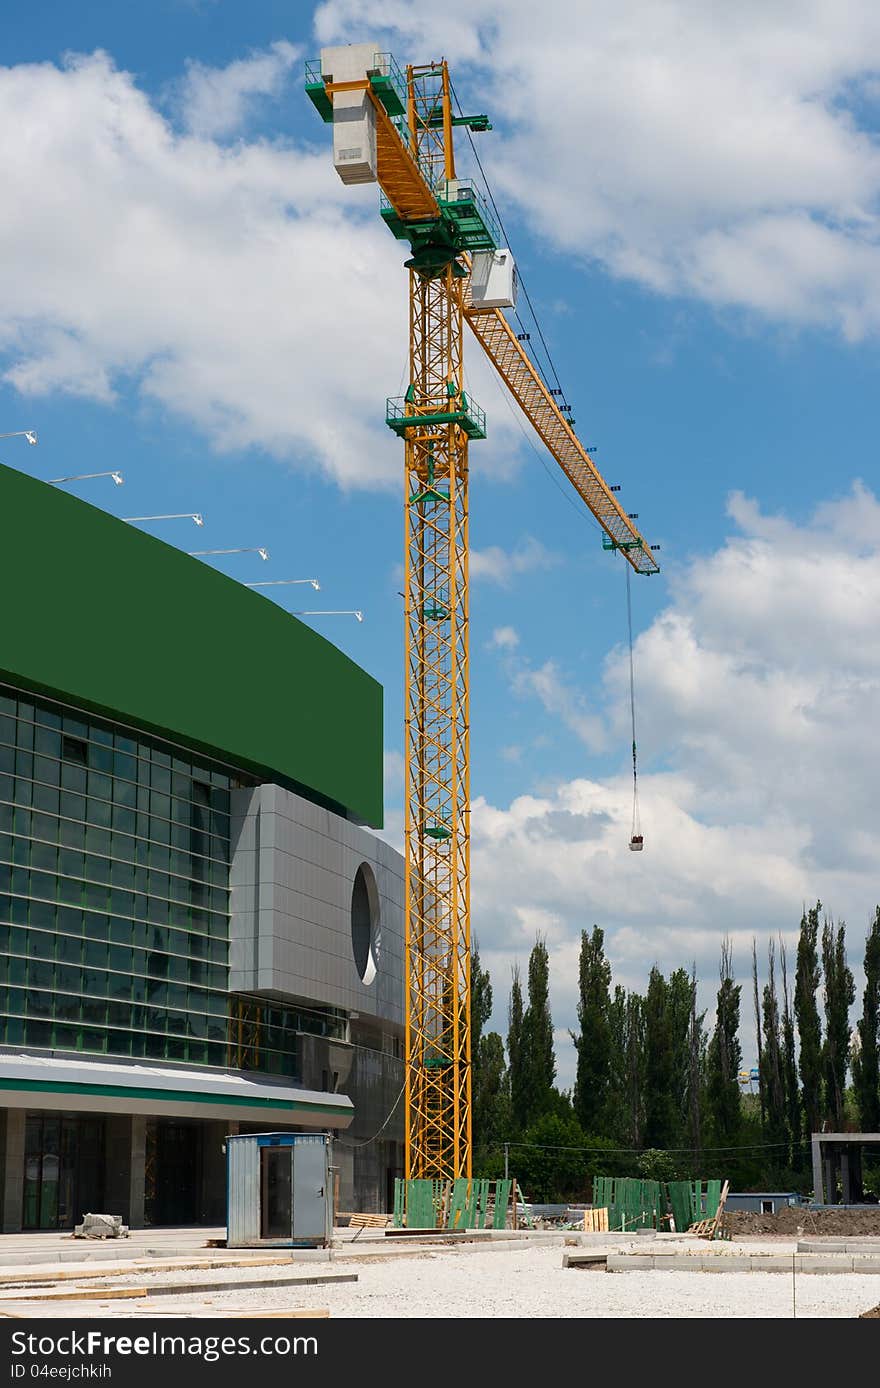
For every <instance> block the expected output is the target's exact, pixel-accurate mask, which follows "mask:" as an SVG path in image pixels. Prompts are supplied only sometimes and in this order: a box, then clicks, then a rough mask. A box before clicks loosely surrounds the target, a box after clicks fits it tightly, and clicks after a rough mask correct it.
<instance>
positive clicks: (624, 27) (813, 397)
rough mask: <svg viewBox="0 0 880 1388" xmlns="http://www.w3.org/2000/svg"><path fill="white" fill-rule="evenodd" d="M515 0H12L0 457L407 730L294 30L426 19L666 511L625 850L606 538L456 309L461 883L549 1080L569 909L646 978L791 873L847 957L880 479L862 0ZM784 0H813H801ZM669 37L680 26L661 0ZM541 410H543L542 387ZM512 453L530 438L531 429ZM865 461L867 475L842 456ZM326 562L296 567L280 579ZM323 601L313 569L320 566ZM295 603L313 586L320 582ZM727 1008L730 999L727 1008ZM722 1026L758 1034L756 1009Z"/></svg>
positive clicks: (596, 394)
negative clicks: (460, 348) (25, 435)
mask: <svg viewBox="0 0 880 1388" xmlns="http://www.w3.org/2000/svg"><path fill="white" fill-rule="evenodd" d="M845 8H846V22H845V23H841V22H840V7H839V6H835V5H831V4H830V3H824V0H815V3H814V4H813V5H812V6H811V7H810V12H809V16H808V17H806V18H805V17H804V14H803V11H802V10H800V7H795V6H791V7H789V6H783V7H781V8H780V9H778V10H774V14H773V15H772V16H768V15H766V14H765V13H764V11H763V8H762V7H757V8H752V7H748V6H747V7H746V8H745V9H742V7H740V8H739V9H737V11H736V12H735V13H732V12H730V10H729V7H728V6H724V5H721V4H720V3H719V4H717V5H716V4H714V3H711V4H709V5H703V6H701V7H700V9H699V11H698V12H696V11H695V10H694V7H693V5H692V4H690V3H688V0H672V3H671V4H670V5H668V6H664V7H662V11H661V9H660V7H651V6H650V5H648V4H647V0H625V3H623V4H622V5H621V4H620V3H618V4H616V5H612V4H610V3H608V4H606V3H604V2H603V0H592V3H591V4H589V5H587V6H580V7H572V6H571V5H570V4H564V3H562V0H549V3H547V4H546V5H545V6H544V7H543V10H542V14H543V18H544V22H543V24H542V30H541V33H540V34H538V35H536V34H535V32H534V21H533V17H532V16H533V8H532V7H531V6H530V5H527V4H526V3H525V0H522V3H520V0H512V3H508V4H506V5H504V6H501V5H499V4H498V3H497V0H496V3H490V0H473V2H472V3H470V4H464V3H463V0H449V3H447V4H446V5H444V6H443V7H428V6H425V5H420V4H414V3H408V2H407V0H397V3H395V4H388V5H386V6H385V7H384V13H385V14H386V16H387V20H388V22H389V23H393V26H394V27H393V28H392V29H390V30H380V29H377V28H376V27H375V25H374V24H373V22H372V18H371V14H372V11H373V9H374V7H372V6H368V5H366V4H362V3H360V0H329V3H327V4H323V5H320V6H311V5H308V4H291V3H287V4H282V3H276V2H272V0H252V3H250V4H249V5H247V6H244V5H241V4H238V3H232V0H191V3H190V2H187V0H157V3H155V4H153V5H151V6H149V7H145V6H138V5H131V4H124V5H120V4H118V3H113V4H110V3H106V4H101V3H83V4H79V5H76V6H71V5H68V4H66V3H49V0H30V3H28V4H27V5H25V4H12V5H10V6H8V7H7V9H6V12H5V15H4V44H3V51H2V55H0V59H2V63H3V65H4V66H3V69H2V71H0V129H2V135H0V151H2V156H0V157H2V160H3V166H4V170H5V175H4V205H3V212H2V214H0V238H2V239H0V249H2V256H0V260H2V267H3V268H2V269H0V276H2V279H3V286H2V293H0V305H3V307H2V308H0V405H2V410H0V430H12V429H18V428H24V427H32V428H36V429H37V430H38V431H39V435H40V444H39V447H38V448H37V449H29V448H27V447H26V446H25V445H24V444H23V442H22V441H21V440H10V441H7V442H6V443H4V445H3V449H2V452H0V458H2V460H3V461H5V462H8V463H9V464H11V465H13V466H18V467H22V468H26V469H28V470H30V471H32V472H33V473H34V474H35V475H37V476H40V477H45V478H49V477H55V476H59V475H63V474H68V473H76V472H87V471H88V472H91V471H98V470H102V469H105V468H110V467H114V468H120V469H121V470H122V471H123V472H124V474H125V486H124V487H122V488H114V487H113V486H112V484H110V483H109V481H106V480H101V481H95V482H92V483H87V484H82V486H81V487H80V488H79V489H78V490H79V492H80V494H82V495H83V496H84V497H86V498H87V499H89V500H91V501H93V502H95V504H98V505H102V506H105V507H106V508H107V509H108V510H110V511H112V512H114V513H115V514H118V515H137V514H143V513H155V512H163V513H164V512H176V511H189V510H198V511H201V512H202V513H203V514H204V516H205V527H204V529H202V530H198V529H196V528H195V527H194V526H192V525H190V524H189V523H188V522H184V521H175V522H168V523H167V524H165V525H164V526H157V527H155V533H157V534H161V535H162V537H163V538H166V539H167V540H168V541H169V542H171V543H175V544H178V545H179V546H180V547H181V548H184V549H190V548H192V549H201V548H209V547H217V548H225V547H231V546H237V545H257V544H260V545H266V546H267V547H268V548H269V550H270V552H271V561H270V563H268V564H262V563H261V562H260V561H259V559H258V558H257V556H255V555H241V556H236V557H230V558H229V559H228V560H225V561H224V560H218V561H217V562H218V563H219V564H223V566H224V568H225V569H226V571H227V572H229V573H231V574H234V575H235V576H237V577H240V578H241V579H242V580H243V581H246V580H249V579H252V580H260V579H268V578H295V577H310V576H312V575H315V576H317V577H318V578H319V579H320V581H321V584H322V592H321V593H320V594H312V593H311V590H306V589H297V588H292V589H290V590H288V592H287V594H286V595H284V590H279V592H281V593H282V594H283V596H282V598H281V599H280V600H281V601H282V602H284V604H285V605H287V606H289V607H291V608H296V607H299V606H300V605H301V606H303V607H307V606H316V607H317V606H320V607H329V608H361V609H363V611H364V613H365V621H364V623H363V625H358V624H357V623H356V622H355V621H354V620H353V619H350V618H345V617H339V618H328V619H326V621H325V622H324V624H323V625H321V627H320V629H321V630H322V631H324V632H325V633H326V634H327V635H328V636H330V637H331V638H332V639H333V640H334V641H336V642H337V643H338V644H339V645H340V646H341V647H342V649H344V650H345V651H346V652H347V653H348V654H350V655H351V656H352V657H353V658H354V659H355V660H357V661H358V662H359V663H361V664H362V665H364V666H365V667H366V668H367V669H368V670H369V671H370V672H371V673H372V674H373V675H375V676H376V677H377V678H378V679H379V680H380V681H381V682H382V683H383V685H384V687H385V691H386V733H385V745H386V749H387V758H388V773H389V774H388V783H387V808H388V825H387V832H388V835H389V837H390V838H392V839H395V836H396V835H397V834H398V833H399V825H400V807H401V783H400V757H401V752H402V664H403V662H402V636H403V631H402V612H401V608H402V602H401V598H400V596H399V591H398V590H399V589H400V587H401V561H402V515H401V494H402V475H401V447H400V445H399V443H398V441H397V440H396V439H394V437H393V436H391V435H390V434H388V433H387V431H385V429H384V426H383V423H382V420H383V411H384V397H385V395H386V394H396V393H398V391H399V388H400V383H401V378H402V370H403V366H404V361H405V355H406V341H405V320H404V301H405V292H406V276H405V273H404V271H403V269H402V261H403V259H404V251H403V250H402V249H401V247H399V246H398V245H397V244H396V243H395V242H394V241H393V239H392V238H391V237H390V236H389V235H388V233H387V232H386V230H385V229H384V227H383V226H382V224H381V223H380V221H379V219H378V216H377V215H376V211H375V208H376V196H375V190H374V189H372V188H367V189H344V188H343V187H342V185H341V184H339V182H338V180H337V179H336V175H335V174H334V172H333V169H332V166H331V161H330V155H329V144H328V132H327V130H326V128H325V127H323V126H322V125H321V123H320V121H319V120H318V118H317V116H316V114H315V112H314V110H313V109H312V107H311V105H310V103H309V102H308V101H307V100H306V98H305V96H304V94H303V91H302V84H301V74H302V59H303V58H304V57H306V56H311V55H313V54H316V53H317V51H318V50H319V48H320V46H321V43H322V41H324V42H329V41H333V40H334V39H342V40H345V39H347V38H350V39H352V40H354V41H360V40H362V39H363V38H370V37H373V36H374V35H375V37H376V39H377V41H378V42H379V44H380V46H381V47H383V48H384V47H388V48H390V49H391V50H392V51H393V52H394V53H395V55H396V56H397V57H398V58H399V59H400V60H401V61H407V60H409V61H424V60H425V59H431V58H435V57H437V56H439V55H440V54H441V53H444V54H445V55H446V56H447V57H448V58H449V60H450V63H451V64H452V66H453V80H454V82H455V85H456V88H457V90H458V92H459V95H460V96H461V99H462V101H463V103H464V104H465V105H466V107H468V108H469V109H473V110H475V111H476V110H479V111H484V110H485V111H487V112H488V113H489V115H490V119H492V121H493V123H494V127H495V128H494V131H493V132H492V133H491V134H485V135H482V136H478V137H476V138H477V139H479V142H480V143H479V146H478V148H479V151H480V157H481V159H482V161H483V164H484V167H485V169H486V172H487V174H488V177H489V180H490V182H491V184H492V187H493V190H494V192H495V195H496V198H497V199H498V201H499V204H500V206H501V209H502V212H503V215H504V220H505V224H506V226H507V229H508V232H509V234H510V238H511V243H512V248H513V251H514V254H515V256H516V257H517V262H518V265H519V267H520V269H521V271H522V273H523V276H524V279H525V283H526V286H527V288H528V291H529V294H530V296H531V299H532V302H533V304H534V306H535V308H536V310H537V314H538V318H539V320H540V322H541V325H542V328H543V331H544V334H545V336H546V337H547V340H548V342H549V345H550V349H551V352H552V355H553V358H554V361H555V363H556V366H557V369H558V371H559V374H560V377H561V380H562V382H563V384H564V386H565V389H566V392H567V398H568V400H569V401H570V402H571V404H572V406H573V413H574V416H575V417H576V419H577V425H578V430H579V433H580V434H581V437H582V438H583V439H584V440H585V442H587V443H588V444H597V445H598V453H597V455H596V457H597V461H598V462H599V464H600V466H601V467H602V469H603V472H604V473H605V475H606V477H607V478H608V480H609V481H612V482H619V483H621V484H622V487H623V491H622V493H621V496H622V499H623V501H624V502H625V504H626V509H628V510H633V511H636V512H638V514H639V517H640V525H641V526H642V528H643V530H644V531H645V533H646V534H647V536H648V538H649V539H650V540H652V541H654V542H656V543H659V544H660V545H661V546H662V549H661V551H660V555H659V558H660V561H661V564H662V569H663V571H662V573H661V575H660V576H659V577H654V578H651V579H638V580H635V581H634V590H633V591H634V617H635V623H636V628H637V632H638V633H639V641H638V644H637V671H636V681H637V700H638V707H639V742H640V753H641V758H642V761H641V768H642V772H643V780H644V790H643V802H642V812H643V823H644V830H645V835H646V844H647V848H646V852H645V853H644V854H643V855H641V857H640V858H639V857H636V855H631V854H629V853H628V851H627V838H628V828H629V826H628V813H629V808H628V796H629V785H628V780H627V773H628V753H629V745H628V744H629V737H628V733H627V727H626V723H627V717H628V710H627V707H626V698H625V680H624V668H623V664H622V657H623V648H622V644H621V643H622V640H623V637H624V635H625V605H624V575H623V568H622V564H621V562H620V560H619V558H617V557H614V556H610V555H608V554H606V553H604V552H603V551H602V549H601V544H600V540H599V534H598V531H597V530H596V528H595V526H594V525H593V523H592V522H591V521H590V518H589V517H588V516H587V515H586V513H585V512H583V511H581V510H579V508H578V507H577V506H576V505H573V504H572V499H573V498H572V496H569V495H567V494H566V488H567V484H566V483H565V480H564V478H562V476H561V474H558V475H556V474H555V470H554V469H555V465H554V464H553V463H552V460H550V459H549V458H547V457H546V455H542V456H543V465H542V461H541V457H540V456H539V454H540V447H539V446H538V445H535V447H532V446H530V445H529V443H528V442H527V439H526V437H525V436H524V434H523V432H522V430H521V428H520V426H519V424H518V423H517V421H516V419H515V418H514V416H513V415H512V413H511V410H510V409H509V408H508V405H507V403H506V402H505V399H504V396H503V392H502V390H501V388H500V387H499V386H498V385H497V383H495V382H494V381H493V380H492V378H491V376H490V374H489V371H488V370H487V368H486V365H485V363H482V362H480V360H479V349H478V347H477V344H476V343H475V342H472V341H468V342H467V343H466V351H467V353H468V375H469V382H470V384H471V385H472V387H473V392H474V395H475V396H476V398H477V399H478V400H479V401H480V403H481V404H482V405H483V406H484V407H485V409H486V411H487V413H488V417H489V431H490V432H489V438H488V440H487V441H486V443H484V444H476V445H474V446H473V448H472V452H471V460H472V533H471V539H472V545H473V549H474V551H475V564H474V580H473V586H472V638H471V649H472V662H473V719H472V750H473V791H474V797H475V806H474V836H475V843H474V923H475V929H476V932H477V935H478V937H479V940H480V944H481V949H482V951H483V954H484V958H485V959H487V960H488V962H489V963H490V967H491V969H492V974H493V981H494V984H495V990H496V1015H495V1021H496V1024H497V1025H498V1026H499V1027H500V1028H501V1029H502V1030H505V1029H506V1024H505V1018H504V1012H505V1007H506V995H507V990H508V987H509V977H510V965H511V963H512V962H513V961H514V960H515V959H518V960H519V961H520V963H521V964H524V963H525V961H526V958H527V955H528V950H529V948H530V945H531V943H532V941H533V940H534V936H535V932H536V931H537V930H540V931H542V932H544V933H546V935H547V938H548V943H549V945H550V949H551V976H552V980H553V988H554V994H553V998H554V1019H555V1020H556V1022H557V1024H558V1027H559V1031H560V1046H559V1069H560V1079H561V1080H562V1081H563V1082H565V1083H569V1082H570V1080H571V1076H572V1060H571V1053H570V1048H569V1047H568V1046H567V1043H566V1042H565V1039H564V1030H565V1028H566V1027H567V1026H569V1025H573V1023H574V1016H573V1007H574V999H575V993H574V989H575V980H576V956H577V941H578V934H579V931H580V929H581V927H587V928H589V927H590V926H592V924H593V922H594V921H595V922H597V923H599V924H601V925H602V926H603V927H604V928H605V929H606V933H607V937H608V943H609V951H610V954H611V957H612V960H613V962H614V965H615V976H616V978H618V979H619V980H620V981H623V982H624V983H626V984H627V985H629V986H634V987H643V986H644V983H645V981H646V974H647V969H648V968H649V966H650V964H651V963H652V962H654V960H657V961H658V962H659V963H660V965H661V967H663V968H664V969H666V968H671V967H675V966H677V965H679V964H682V963H686V964H689V963H690V962H691V960H692V959H693V960H696V962H697V967H698V971H699V972H700V973H701V976H702V977H703V978H704V979H705V980H706V982H705V987H704V995H705V996H704V1001H705V1002H707V1003H708V1002H710V1000H711V997H712V994H713V991H714V978H715V971H716V966H717V958H718V946H719V941H720V937H721V935H722V934H724V933H725V932H729V933H730V934H731V935H732V938H733V941H734V955H735V962H736V965H737V968H738V972H739V976H740V978H742V979H744V978H745V977H746V973H747V968H748V963H749V958H748V950H749V948H750V941H751V937H752V934H753V933H757V935H758V937H759V947H760V948H761V949H762V950H763V943H762V942H763V941H764V940H765V939H766V936H767V935H768V934H769V933H770V932H773V933H775V932H778V931H783V932H787V934H788V938H789V940H791V939H792V931H794V930H796V926H797V921H798V919H799V916H800V912H801V908H802V904H803V903H804V902H805V901H807V902H810V901H813V900H815V899H816V897H817V896H821V898H822V900H823V901H824V902H825V903H826V904H827V906H828V908H829V909H830V910H831V911H832V912H833V913H834V914H835V916H844V917H845V918H846V919H847V920H848V922H849V923H850V927H851V928H850V935H849V939H850V953H851V957H852V962H853V963H854V964H858V962H860V959H861V953H862V940H863V937H864V933H865V931H866V929H867V924H868V918H869V915H870V914H871V913H872V912H873V908H874V905H875V903H876V899H877V897H878V896H880V884H878V883H877V882H876V881H875V875H874V867H873V862H874V856H875V854H874V850H873V844H872V835H871V828H872V825H871V818H870V816H871V810H872V809H873V800H874V797H873V794H872V790H873V776H872V774H871V766H872V754H873V753H874V752H876V751H877V750H878V748H877V734H876V732H875V730H874V727H873V711H874V709H875V707H876V695H877V689H878V682H880V648H878V641H877V635H876V629H875V628H876V621H875V612H876V598H877V596H878V593H877V588H878V580H877V551H878V546H880V512H878V508H877V505H876V502H875V500H874V490H875V488H876V485H877V482H876V462H875V458H876V442H875V440H876V425H875V414H876V407H875V402H876V393H877V392H876V385H877V368H878V353H877V329H878V326H880V260H878V255H880V252H878V248H877V233H878V222H877V199H878V192H880V154H878V149H877V141H876V116H877V100H878V94H880V81H878V77H877V70H878V67H880V20H878V18H877V16H876V14H875V11H874V7H873V6H871V5H870V4H868V3H862V0H849V3H848V4H847V5H846V7H845ZM796 11H798V12H797V13H796ZM683 33H684V35H685V37H682V34H683ZM524 427H525V429H526V432H527V426H524ZM536 449H537V451H536ZM854 489H855V490H854ZM304 594H306V595H308V597H309V601H304V600H303V595H304ZM319 598H320V602H319V601H317V599H319ZM313 600H314V601H313ZM744 1011H745V1008H744ZM746 1059H747V1060H748V1059H750V1048H749V1044H748V1042H747V1043H746Z"/></svg>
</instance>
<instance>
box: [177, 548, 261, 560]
mask: <svg viewBox="0 0 880 1388" xmlns="http://www.w3.org/2000/svg"><path fill="white" fill-rule="evenodd" d="M187 554H188V555H189V556H190V558H191V559H201V558H203V556H204V555H206V554H258V555H259V556H260V558H261V559H268V558H269V551H268V550H267V549H266V547H265V545H245V546H244V547H243V548H242V549H188V550H187Z"/></svg>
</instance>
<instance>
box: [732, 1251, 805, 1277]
mask: <svg viewBox="0 0 880 1388" xmlns="http://www.w3.org/2000/svg"><path fill="white" fill-rule="evenodd" d="M732 1261H733V1259H731V1262H732ZM737 1262H739V1259H737ZM746 1262H748V1267H745V1266H744V1267H743V1268H742V1271H743V1272H791V1267H792V1259H791V1255H790V1254H786V1253H753V1254H752V1255H751V1257H749V1258H748V1259H743V1263H746ZM733 1270H734V1271H735V1270H736V1269H733Z"/></svg>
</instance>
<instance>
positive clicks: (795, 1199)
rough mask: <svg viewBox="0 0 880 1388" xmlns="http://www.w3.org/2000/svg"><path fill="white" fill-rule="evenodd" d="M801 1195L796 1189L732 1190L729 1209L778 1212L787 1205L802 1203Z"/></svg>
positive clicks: (757, 1212)
mask: <svg viewBox="0 0 880 1388" xmlns="http://www.w3.org/2000/svg"><path fill="white" fill-rule="evenodd" d="M800 1203H801V1197H800V1196H799V1195H798V1193H797V1191H795V1190H747V1191H741V1192H739V1193H737V1192H735V1191H732V1192H731V1193H730V1194H729V1195H728V1197H727V1204H726V1206H725V1208H726V1209H727V1210H749V1211H751V1213H753V1214H768V1215H775V1214H778V1213H779V1211H780V1210H783V1209H785V1207H786V1206H787V1205H800Z"/></svg>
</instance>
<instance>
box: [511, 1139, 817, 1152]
mask: <svg viewBox="0 0 880 1388" xmlns="http://www.w3.org/2000/svg"><path fill="white" fill-rule="evenodd" d="M500 1145H501V1146H502V1147H505V1146H506V1147H533V1148H537V1149H538V1150H540V1151H542V1152H582V1153H583V1154H584V1155H585V1156H590V1155H593V1154H595V1155H596V1156H611V1155H617V1156H643V1155H644V1153H645V1152H660V1153H661V1154H662V1155H663V1156H669V1155H670V1154H671V1153H673V1152H700V1153H702V1152H755V1151H765V1150H767V1149H769V1148H771V1147H785V1148H786V1149H788V1148H791V1147H803V1148H805V1149H806V1148H808V1147H809V1146H810V1142H809V1140H808V1139H807V1138H796V1139H795V1140H793V1141H792V1142H747V1143H743V1144H741V1145H740V1146H737V1147H565V1146H561V1145H556V1144H553V1143H548V1142H513V1141H510V1142H506V1143H505V1142H502V1143H501V1144H500Z"/></svg>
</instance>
